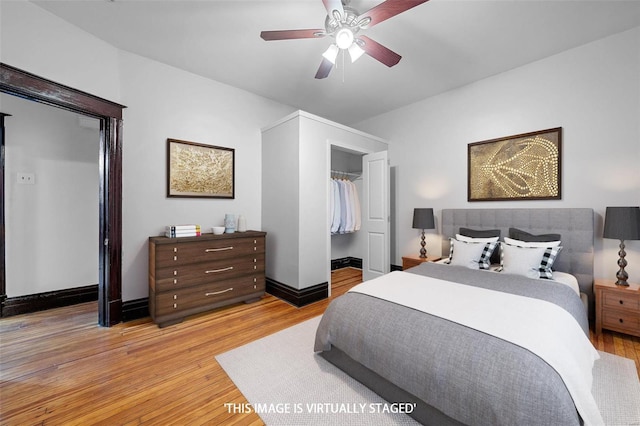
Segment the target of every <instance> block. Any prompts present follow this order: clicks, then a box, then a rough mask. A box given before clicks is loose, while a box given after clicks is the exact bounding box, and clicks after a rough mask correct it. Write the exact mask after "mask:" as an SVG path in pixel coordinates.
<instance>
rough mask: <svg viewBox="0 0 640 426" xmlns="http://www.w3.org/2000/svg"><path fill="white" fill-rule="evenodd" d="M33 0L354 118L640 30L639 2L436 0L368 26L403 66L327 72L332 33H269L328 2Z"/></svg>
mask: <svg viewBox="0 0 640 426" xmlns="http://www.w3.org/2000/svg"><path fill="white" fill-rule="evenodd" d="M380 2H381V1H380V0H378V1H369V0H352V2H351V7H354V8H355V9H357V10H358V11H359V12H364V11H366V10H368V9H370V8H372V7H374V6H376V5H377V4H379V3H380ZM33 3H35V4H36V5H38V6H40V7H42V8H44V9H46V10H48V11H49V12H51V13H53V14H55V15H57V16H59V17H60V18H62V19H64V20H66V21H68V22H70V23H72V24H74V25H76V26H78V27H80V28H82V29H83V30H85V31H87V32H89V33H91V34H94V35H95V36H97V37H98V38H100V39H102V40H105V41H106V42H108V43H110V44H112V45H113V46H116V47H118V48H120V49H122V50H125V51H129V52H132V53H136V54H138V55H142V56H145V57H148V58H152V59H155V60H157V61H160V62H163V63H166V64H169V65H172V66H175V67H177V68H181V69H184V70H187V71H190V72H193V73H195V74H199V75H201V76H204V77H208V78H211V79H213V80H217V81H219V82H222V83H226V84H229V85H232V86H235V87H238V88H241V89H245V90H247V91H249V92H253V93H256V94H258V95H261V96H264V97H267V98H270V99H273V100H276V101H278V102H281V103H284V104H287V105H291V106H294V107H296V108H299V109H302V110H305V111H308V112H311V113H313V114H317V115H320V116H322V117H326V118H328V119H331V120H334V121H337V122H340V123H344V124H347V125H349V124H354V123H357V122H358V121H361V120H363V119H366V118H369V117H372V116H375V115H378V114H381V113H384V112H386V111H390V110H393V109H396V108H398V107H401V106H404V105H407V104H410V103H413V102H416V101H418V100H421V99H424V98H427V97H429V96H433V95H436V94H438V93H442V92H445V91H447V90H451V89H453V88H456V87H460V86H463V85H465V84H468V83H471V82H473V81H476V80H479V79H482V78H485V77H488V76H491V75H495V74H498V73H501V72H504V71H506V70H509V69H513V68H515V67H518V66H521V65H524V64H527V63H530V62H533V61H536V60H538V59H541V58H544V57H547V56H550V55H553V54H556V53H559V52H562V51H564V50H567V49H570V48H573V47H575V46H579V45H582V44H585V43H588V42H591V41H593V40H596V39H599V38H602V37H605V36H608V35H610V34H615V33H618V32H622V31H625V30H627V29H630V28H633V27H636V26H640V0H629V1H617V0H599V1H597V0H431V1H428V2H427V3H424V4H421V5H419V6H417V7H415V8H413V9H410V10H409V11H407V12H404V13H402V14H400V15H398V16H395V17H393V18H391V19H389V20H387V21H384V22H382V23H380V24H378V25H376V26H374V27H373V28H370V29H368V30H365V31H364V32H361V34H366V35H367V36H369V37H370V38H372V39H374V40H376V41H378V42H379V43H381V44H383V45H385V46H386V47H388V48H390V49H391V50H393V51H395V52H397V53H398V54H400V55H401V56H402V60H401V61H400V63H399V64H398V65H396V66H395V67H392V68H388V67H386V66H385V65H383V64H381V63H379V62H377V61H376V60H374V59H373V58H371V57H369V56H367V55H364V56H363V57H362V58H361V59H359V60H358V61H357V62H356V63H354V64H351V63H350V61H349V60H348V56H347V62H348V63H347V64H346V65H344V66H342V63H341V62H340V61H339V62H338V65H339V67H338V68H337V69H336V68H334V69H333V70H332V72H331V74H330V75H329V77H328V78H326V79H324V80H317V79H315V78H314V76H315V73H316V70H317V68H318V66H319V65H320V62H321V59H322V57H321V55H322V53H323V52H324V50H325V49H326V48H327V46H328V45H329V44H330V40H331V39H327V38H323V39H300V40H285V41H269V42H266V41H264V40H262V39H261V38H260V31H262V30H284V29H307V28H323V27H324V19H325V16H326V11H325V8H324V6H323V3H322V1H321V0H295V1H277V0H231V1H221V0H199V1H189V0H180V1H179V0H165V1H157V0H115V1H106V0H94V1H86V0H75V1H67V0H52V1H33Z"/></svg>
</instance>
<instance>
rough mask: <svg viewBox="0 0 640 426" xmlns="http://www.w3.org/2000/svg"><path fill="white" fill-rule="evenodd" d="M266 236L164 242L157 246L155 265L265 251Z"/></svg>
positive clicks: (225, 257) (157, 266)
mask: <svg viewBox="0 0 640 426" xmlns="http://www.w3.org/2000/svg"><path fill="white" fill-rule="evenodd" d="M264 251H265V244H264V237H256V238H234V239H220V240H215V239H210V240H207V241H201V242H195V243H188V244H185V243H180V241H179V240H178V239H176V242H175V244H163V245H159V246H157V247H156V251H155V267H156V268H165V267H168V266H175V265H188V264H192V263H198V262H206V261H208V260H211V259H231V258H234V257H238V256H244V255H250V254H258V253H264Z"/></svg>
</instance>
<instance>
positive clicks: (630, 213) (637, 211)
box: [602, 207, 640, 286]
mask: <svg viewBox="0 0 640 426" xmlns="http://www.w3.org/2000/svg"><path fill="white" fill-rule="evenodd" d="M602 236H603V238H613V239H616V240H620V251H619V252H618V255H619V256H620V258H619V259H618V266H619V267H620V270H619V271H618V273H617V274H616V278H618V281H616V285H621V286H628V285H629V284H628V283H627V279H628V278H629V274H627V271H625V270H624V267H625V266H627V261H626V260H625V259H624V257H625V256H626V255H627V253H626V252H625V251H624V240H640V207H607V211H606V213H605V218H604V232H603V234H602Z"/></svg>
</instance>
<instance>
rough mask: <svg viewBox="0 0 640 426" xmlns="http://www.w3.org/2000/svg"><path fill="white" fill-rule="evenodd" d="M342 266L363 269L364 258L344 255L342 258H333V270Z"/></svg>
mask: <svg viewBox="0 0 640 426" xmlns="http://www.w3.org/2000/svg"><path fill="white" fill-rule="evenodd" d="M342 268H358V269H362V259H360V258H357V257H351V256H348V257H343V258H340V259H331V270H332V271H335V270H336V269H342Z"/></svg>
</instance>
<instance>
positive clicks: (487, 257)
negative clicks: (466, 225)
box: [478, 241, 498, 269]
mask: <svg viewBox="0 0 640 426" xmlns="http://www.w3.org/2000/svg"><path fill="white" fill-rule="evenodd" d="M497 246H498V242H497V241H496V242H494V243H487V244H486V245H485V246H484V249H483V250H482V254H481V255H480V260H478V264H479V265H480V269H489V268H490V267H491V255H492V254H493V251H494V250H495V249H496V247H497Z"/></svg>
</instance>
